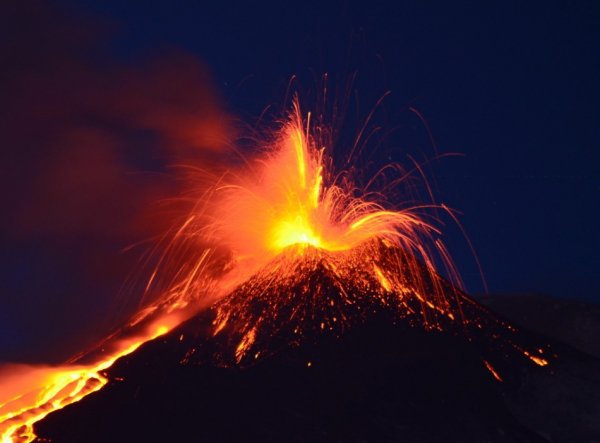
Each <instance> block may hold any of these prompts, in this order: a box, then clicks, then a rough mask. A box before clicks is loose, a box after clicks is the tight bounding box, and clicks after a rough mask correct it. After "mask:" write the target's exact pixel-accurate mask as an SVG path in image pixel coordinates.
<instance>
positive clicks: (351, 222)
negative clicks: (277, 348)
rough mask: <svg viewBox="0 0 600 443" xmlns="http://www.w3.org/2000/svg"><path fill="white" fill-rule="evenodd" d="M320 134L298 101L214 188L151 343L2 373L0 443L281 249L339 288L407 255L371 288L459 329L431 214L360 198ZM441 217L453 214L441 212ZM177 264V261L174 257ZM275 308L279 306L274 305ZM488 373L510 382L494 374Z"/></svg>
mask: <svg viewBox="0 0 600 443" xmlns="http://www.w3.org/2000/svg"><path fill="white" fill-rule="evenodd" d="M314 130H315V128H313V127H312V126H311V116H310V114H307V115H306V117H304V116H303V114H302V113H301V110H300V106H299V104H298V102H297V101H295V102H294V107H293V111H292V112H291V113H290V115H289V118H288V119H287V120H286V121H285V122H284V123H283V124H282V127H281V128H280V130H278V131H277V132H276V133H275V135H274V137H273V138H272V141H271V142H269V143H267V144H266V146H264V147H263V148H264V149H263V152H262V153H261V154H260V156H259V157H258V158H256V159H254V160H252V159H250V160H249V161H248V163H247V164H248V166H247V167H246V168H245V169H244V170H241V171H239V170H238V171H235V173H234V172H231V173H229V174H226V175H225V176H221V177H218V178H216V179H215V181H214V183H212V185H211V189H210V190H209V191H206V190H205V191H206V192H204V193H203V194H202V195H203V197H202V198H201V199H199V200H200V201H199V202H198V204H197V205H196V208H197V209H195V210H194V212H192V213H191V214H190V215H189V216H188V217H187V218H186V220H185V222H184V223H182V225H181V226H179V227H178V228H177V229H175V230H174V232H173V234H172V235H171V239H170V240H168V241H167V245H166V247H165V248H164V251H162V252H161V257H160V259H159V260H158V264H157V265H156V269H155V270H154V272H152V275H151V277H150V281H149V282H148V285H147V287H146V290H147V291H148V290H149V288H150V287H152V286H156V285H157V282H159V283H160V284H162V285H163V287H164V290H161V292H160V293H161V294H162V295H161V298H160V299H159V300H157V301H156V300H155V301H154V302H153V303H148V304H146V305H145V307H144V309H141V310H140V311H139V312H138V313H137V314H136V315H135V316H134V318H133V319H131V321H130V323H129V325H128V326H127V327H129V328H131V327H136V328H138V329H139V326H140V325H144V324H148V323H150V326H147V327H146V329H145V332H144V333H141V334H138V335H135V336H134V337H133V338H128V339H122V338H114V339H110V340H108V341H107V342H106V343H107V347H110V348H111V349H112V351H111V352H106V353H103V354H102V355H101V356H100V357H98V358H97V359H96V360H95V361H94V362H93V363H91V364H85V365H79V364H68V365H64V366H59V367H29V368H25V369H23V367H15V368H12V369H10V368H9V369H5V370H4V371H3V372H0V435H1V436H2V443H9V442H10V443H17V442H31V441H32V440H33V439H34V438H35V435H34V433H33V424H34V423H35V422H37V421H39V420H41V419H42V418H44V417H45V416H46V415H47V414H49V413H51V412H52V411H55V410H58V409H61V408H63V407H65V406H66V405H69V404H72V403H74V402H77V401H79V400H80V399H81V398H83V397H85V396H87V395H89V394H91V393H93V392H96V391H98V390H99V389H101V388H102V387H103V386H104V385H106V383H107V382H108V379H107V377H106V375H105V373H104V371H106V370H107V369H108V368H109V367H110V366H111V365H112V364H113V363H114V362H115V361H116V360H117V359H118V358H120V357H122V356H125V355H127V354H129V353H131V352H133V351H134V350H136V349H137V348H138V347H139V346H140V345H141V344H143V343H144V342H146V341H149V340H152V339H154V338H156V337H158V336H160V335H162V334H164V333H166V332H167V331H169V330H171V329H172V328H174V327H175V326H177V324H178V323H179V322H180V321H182V320H183V318H182V316H181V315H177V313H178V312H180V311H181V310H182V309H189V308H190V306H196V310H197V309H198V306H199V305H202V306H207V305H209V304H210V303H212V302H214V301H216V300H219V299H220V298H222V297H223V296H224V295H227V294H228V293H230V292H231V291H232V290H233V289H234V288H236V287H237V286H239V285H240V284H241V283H243V282H245V281H246V280H247V279H248V278H249V277H250V276H251V275H254V274H255V273H256V272H257V271H258V270H259V269H261V267H263V266H264V265H265V264H266V263H269V262H271V261H272V260H273V259H274V258H275V257H277V256H279V255H282V252H284V251H285V254H284V255H285V256H286V257H288V258H289V256H290V255H291V256H293V257H303V254H305V255H306V259H307V260H312V262H314V263H317V262H318V264H319V266H327V267H328V272H331V274H332V275H334V276H338V277H339V278H338V277H336V279H338V280H340V281H342V280H343V277H344V275H351V270H352V272H353V270H355V269H358V268H359V267H360V266H362V265H360V263H364V262H365V260H364V259H363V258H364V257H363V255H364V254H365V251H370V250H371V249H372V247H370V246H365V245H368V244H371V243H374V242H379V243H380V244H381V245H387V246H389V247H390V248H391V247H392V246H393V248H394V250H398V251H402V256H401V257H399V258H398V259H397V260H396V259H394V260H396V261H395V262H394V263H395V264H394V263H392V264H389V265H388V266H387V267H386V268H382V267H381V266H379V265H378V264H377V263H376V262H375V261H373V260H371V262H369V263H372V264H369V265H368V267H364V268H361V269H364V274H365V275H367V276H368V277H369V278H366V279H365V282H366V283H364V284H363V286H364V287H365V288H367V289H368V290H369V291H371V292H372V293H373V294H377V296H378V297H379V298H380V299H381V303H383V304H386V303H389V304H392V303H396V304H397V305H398V306H400V305H402V306H405V309H407V310H411V312H415V309H416V308H414V307H411V306H412V305H410V303H409V302H406V301H405V300H404V298H403V297H405V298H406V300H409V297H412V298H413V299H414V300H415V301H416V304H417V305H420V307H421V308H420V310H421V311H422V312H423V323H424V324H429V325H430V326H432V327H433V328H435V327H436V323H435V321H433V320H431V319H432V318H433V319H434V318H435V316H436V315H437V316H443V317H444V318H447V319H450V321H456V322H460V321H462V312H461V311H460V304H457V302H454V304H452V303H449V301H448V300H447V299H446V298H447V297H448V295H451V294H447V293H446V292H447V291H446V292H445V290H444V289H443V288H442V285H441V283H440V281H441V277H439V273H438V270H437V269H438V268H439V267H440V266H442V267H443V270H444V271H445V273H446V275H447V278H448V279H449V280H450V283H451V284H452V285H453V286H454V287H460V279H459V277H458V274H457V272H456V271H455V268H454V266H453V264H452V262H451V260H450V258H449V255H448V253H447V251H446V249H445V247H444V245H443V243H442V242H441V240H440V239H439V238H438V237H439V234H440V232H439V231H438V230H437V229H436V228H435V227H434V226H433V225H432V224H431V223H430V222H428V221H426V220H431V218H426V217H424V216H423V215H422V211H425V210H428V209H431V208H432V207H433V206H432V205H429V206H427V205H422V206H413V207H404V208H400V209H390V208H385V207H383V206H382V205H381V204H380V203H377V202H376V201H372V200H374V199H367V198H364V197H360V195H364V194H361V193H360V192H357V191H359V190H357V189H356V187H355V185H354V184H353V183H351V182H350V181H349V180H348V179H347V175H343V174H337V175H334V174H333V173H332V171H330V170H329V169H331V167H330V165H331V164H332V162H331V160H330V159H329V158H328V157H327V155H326V149H328V148H330V147H327V146H319V145H318V144H317V141H316V139H317V138H316V137H315V135H314V134H315V132H314ZM340 177H343V178H342V179H340ZM357 195H358V196H357ZM437 209H440V210H442V211H449V210H448V209H447V208H446V207H445V206H443V205H442V206H439V207H437ZM178 242H183V243H185V247H184V248H183V250H184V251H185V252H186V253H182V254H176V253H174V252H173V251H175V247H176V246H175V245H176V244H177V243H178ZM223 250H225V251H226V252H227V253H226V254H223V253H222V251H223ZM189 251H192V252H191V253H189ZM315 251H317V252H315ZM190 254H191V255H190ZM319 254H322V255H323V257H325V258H322V257H321V256H319ZM173 256H174V257H176V258H174V259H170V258H169V257H173ZM223 257H226V259H225V260H224V259H223ZM288 258H286V260H288ZM224 261H227V263H226V264H223V262H224ZM281 263H283V264H285V267H284V268H282V269H281V270H280V271H278V272H277V275H274V276H273V277H272V278H271V277H269V278H271V280H274V279H276V278H280V279H281V278H284V277H285V276H286V275H287V274H286V273H288V272H290V269H292V268H293V266H292V265H289V264H288V262H287V261H282V262H281ZM400 263H402V264H403V265H402V266H403V267H402V270H403V271H402V272H404V275H400V271H394V272H391V271H390V269H394V270H395V269H400ZM282 266H283V265H282ZM315 266H316V265H315ZM393 266H396V268H394V267H393ZM165 268H170V269H171V273H172V274H173V275H174V277H172V278H168V279H165V278H164V276H163V271H164V269H165ZM298 269H300V267H299V268H298ZM173 270H174V271H173ZM361 272H362V271H361ZM423 274H427V275H423ZM371 277H372V278H371ZM165 280H168V281H166V282H165ZM336 282H337V280H336ZM372 283H373V284H372ZM336 284H337V283H336ZM361 284H362V283H361ZM340 288H341V289H340V291H341V293H344V288H343V287H341V286H340ZM307 290H310V291H314V288H307ZM398 294H399V295H398ZM285 296H286V297H289V296H291V295H290V294H286V295H285ZM282 300H283V298H282ZM277 303H278V301H276V300H272V301H271V305H273V306H275V305H276V304H277ZM328 303H331V308H332V312H334V314H332V317H331V318H330V319H319V320H318V321H320V322H321V323H320V325H321V329H326V328H329V329H333V328H334V326H332V325H338V324H342V323H343V321H344V316H345V313H344V312H341V311H340V312H337V311H335V308H334V301H333V300H331V301H330V302H328ZM223 306H224V307H227V305H226V304H225V305H223ZM455 306H459V308H458V309H454V308H453V307H455ZM336 307H337V305H336ZM403 309H404V308H403ZM218 312H219V315H218V319H217V320H218V321H217V323H216V324H215V331H214V334H215V336H216V335H218V334H219V333H220V331H221V330H223V328H225V327H226V325H227V324H228V321H229V318H230V312H229V311H227V310H225V309H224V308H223V307H220V308H219V309H218ZM428 312H430V314H427V313H428ZM150 320H152V321H151V322H150ZM325 321H327V322H328V323H327V324H325ZM428 322H429V323H428ZM260 324H261V323H260V321H259V322H254V323H250V322H248V323H247V324H245V325H244V327H243V332H244V333H243V337H242V339H241V341H239V344H238V345H237V348H236V349H235V358H236V359H237V361H238V362H239V361H240V360H241V359H242V358H244V356H245V355H246V354H247V353H248V352H249V350H251V349H253V346H254V344H255V343H256V342H257V341H258V340H259V339H260V338H261V337H262V336H261V331H260V330H259V329H257V328H258V326H260ZM335 327H337V326H335ZM438 329H439V327H438ZM253 355H254V354H253ZM256 355H258V354H256ZM525 355H526V356H527V357H529V358H530V359H531V360H532V361H533V362H535V363H536V364H538V365H541V366H543V365H545V364H547V361H546V360H544V359H542V358H541V357H536V356H534V355H532V354H530V353H528V352H527V351H525ZM484 363H485V365H486V367H487V368H488V370H490V372H491V373H492V375H493V376H494V377H495V378H496V379H498V380H500V381H501V380H502V379H501V377H500V375H499V374H498V373H497V372H496V371H495V370H494V369H493V368H492V366H491V365H490V364H489V363H488V362H487V361H486V362H484ZM312 365H313V362H308V363H307V366H309V367H310V366H312Z"/></svg>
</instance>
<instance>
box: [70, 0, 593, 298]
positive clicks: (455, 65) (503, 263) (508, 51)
mask: <svg viewBox="0 0 600 443" xmlns="http://www.w3.org/2000/svg"><path fill="white" fill-rule="evenodd" d="M576 3H577V4H576V5H573V4H572V2H492V4H489V3H488V2H484V3H481V4H477V2H472V3H471V4H469V5H466V4H462V5H461V4H456V3H455V2H420V1H409V2H404V1H398V2H376V1H365V2H265V3H261V2H205V1H188V2H155V1H150V2H143V6H142V3H139V4H136V2H121V1H111V0H108V1H103V2H83V5H84V6H83V8H84V9H85V10H86V11H89V13H90V14H102V15H104V16H105V17H107V18H111V19H114V20H115V22H116V23H117V24H118V25H119V26H120V30H119V32H120V34H118V37H117V39H116V40H115V41H114V42H113V48H114V50H115V51H118V53H119V54H120V55H121V56H123V57H128V56H130V55H131V54H139V53H140V52H146V53H151V52H153V51H156V50H159V49H160V48H163V47H165V46H170V45H172V46H175V47H180V48H184V49H186V50H189V51H191V52H193V53H194V54H197V55H198V56H199V57H200V58H202V59H203V60H204V61H205V62H206V63H207V64H208V66H209V67H210V68H211V69H212V71H213V73H214V77H215V80H216V82H217V84H218V86H219V87H220V88H221V92H222V94H223V96H224V97H225V98H226V101H227V105H228V106H229V107H230V109H232V110H234V111H238V112H239V113H240V114H241V115H251V116H256V115H258V114H259V113H260V112H261V111H262V109H263V108H264V107H265V106H266V105H269V104H272V103H278V102H280V101H281V95H282V93H283V91H284V90H285V89H284V87H285V85H286V84H287V81H288V80H289V78H290V77H291V76H292V75H298V76H299V77H300V78H301V79H304V81H305V82H306V83H311V80H312V78H311V75H314V76H319V75H320V74H322V73H323V72H327V73H329V74H330V76H331V77H332V78H334V79H342V78H344V77H348V76H349V75H351V74H352V73H353V72H355V71H356V72H357V73H358V80H357V82H356V84H355V89H356V90H357V92H358V96H359V97H361V103H360V106H361V107H362V111H364V112H366V111H368V110H369V109H370V107H371V106H372V104H373V103H374V100H376V99H377V98H378V97H379V96H380V95H382V94H383V93H384V92H385V91H387V90H390V91H391V92H392V95H391V96H390V97H389V99H387V100H386V103H385V113H386V115H387V117H386V118H385V120H384V121H380V122H378V123H379V124H388V125H390V126H393V127H394V128H395V129H396V133H400V134H399V135H395V136H390V139H389V140H388V142H387V145H388V146H392V147H396V148H398V149H397V150H396V155H397V157H396V159H398V160H400V161H405V160H406V157H405V153H404V152H403V151H402V150H403V149H405V150H406V151H407V152H408V153H411V154H413V155H414V154H415V150H417V151H418V150H419V149H420V148H422V149H421V150H422V151H423V153H424V155H427V156H429V157H431V156H432V152H431V147H429V148H428V147H426V146H425V145H426V144H425V143H423V140H424V137H422V140H420V141H417V142H415V145H418V143H421V144H422V145H423V146H416V149H415V146H406V145H407V144H408V142H407V141H403V140H404V139H406V140H409V139H414V134H413V133H414V132H416V131H418V129H421V130H422V129H423V128H422V127H421V128H419V127H418V126H419V122H418V121H416V120H415V119H411V118H410V117H409V116H408V115H407V113H408V112H407V108H409V107H414V108H416V109H418V110H419V111H420V112H421V113H422V114H423V116H424V117H425V119H426V121H427V124H428V125H429V127H430V129H431V132H432V134H433V136H434V138H435V140H436V143H437V148H438V150H439V151H440V152H460V153H464V154H465V157H463V158H457V159H450V160H445V161H442V162H439V164H436V166H435V171H434V177H435V181H436V182H437V191H438V195H439V196H440V200H441V201H443V202H445V203H447V204H448V205H449V206H451V207H453V208H456V209H458V210H460V211H461V212H462V213H463V216H462V217H461V220H462V222H463V223H464V226H465V228H466V230H467V232H468V234H469V236H470V238H471V240H472V242H473V244H474V245H475V247H476V250H477V252H478V254H479V256H480V258H481V262H482V266H483V268H484V272H485V276H486V278H487V280H488V283H489V287H490V290H491V291H492V292H500V293H504V292H530V291H533V292H542V293H546V294H552V295H557V296H564V297H583V298H594V299H599V298H600V282H599V279H598V277H597V276H598V269H600V259H599V255H598V247H599V246H600V242H599V241H598V239H599V235H598V229H597V227H598V226H599V225H600V162H599V160H600V154H599V152H600V145H599V141H600V137H599V128H600V121H599V115H600V113H599V112H598V108H597V106H598V103H599V99H600V94H599V92H600V87H599V86H598V85H599V82H598V78H600V75H599V74H600V70H599V66H600V51H599V50H598V47H599V44H600V40H599V28H598V23H599V22H600V14H599V7H598V5H597V4H596V3H594V2H576ZM80 6H81V4H80ZM301 81H302V80H301ZM309 86H310V85H309ZM415 127H416V128H417V129H415ZM402 131H405V134H402ZM409 132H410V133H411V135H407V133H409ZM394 137H397V139H395V138H394ZM417 139H418V137H417ZM395 143H397V145H395ZM403 143H404V145H403ZM428 149H429V151H428V152H427V150H428ZM455 237H459V236H458V234H457V235H456V236H455ZM448 241H449V243H450V244H451V245H452V251H453V253H454V255H455V256H456V258H457V261H458V265H459V268H460V269H461V270H462V274H463V276H464V278H465V280H466V282H467V286H468V287H469V288H471V290H472V291H474V292H479V291H481V285H480V283H479V281H478V275H477V271H476V268H475V267H474V264H473V263H472V261H471V260H470V257H469V252H468V248H467V247H466V246H465V244H464V243H463V242H462V240H460V239H459V238H456V239H455V238H452V237H451V238H450V239H448Z"/></svg>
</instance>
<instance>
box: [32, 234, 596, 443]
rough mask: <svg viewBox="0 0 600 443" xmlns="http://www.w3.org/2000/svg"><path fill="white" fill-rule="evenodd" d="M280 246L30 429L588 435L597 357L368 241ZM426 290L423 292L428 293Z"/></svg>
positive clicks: (126, 436) (154, 433) (273, 436)
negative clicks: (328, 246)
mask: <svg viewBox="0 0 600 443" xmlns="http://www.w3.org/2000/svg"><path fill="white" fill-rule="evenodd" d="M363 248H364V249H363V250H359V251H353V252H352V253H351V254H350V253H347V252H336V253H331V252H324V251H322V250H316V249H312V248H303V249H302V250H301V251H299V250H290V251H287V252H285V253H283V254H282V255H280V256H279V257H277V258H276V259H275V260H274V261H272V262H271V263H270V264H269V265H268V266H266V267H264V268H263V269H262V270H260V271H259V272H257V273H256V274H255V275H253V276H252V277H251V278H250V279H248V280H247V281H246V282H245V283H243V284H241V285H240V286H239V287H238V288H237V289H235V290H234V291H233V292H232V293H230V294H229V295H228V296H227V297H225V298H223V299H221V300H220V301H219V302H217V303H216V304H215V305H213V306H212V307H211V308H209V309H207V310H204V311H202V312H200V313H199V314H197V315H196V316H195V317H192V318H191V319H189V320H188V321H186V322H184V323H183V324H181V325H180V326H179V327H177V328H176V329H174V330H173V331H171V332H170V333H169V334H167V335H165V336H162V337H160V338H159V339H156V340H154V341H151V342H148V343H146V344H145V345H143V346H142V347H141V348H139V349H138V350H137V351H136V352H134V353H133V354H131V355H129V356H127V357H124V358H122V359H120V360H118V361H117V362H116V363H115V364H114V365H113V366H112V367H111V368H110V369H109V370H108V371H107V374H106V375H107V377H108V378H109V379H110V382H109V384H108V385H107V386H106V387H105V388H104V389H102V390H101V391H99V392H97V393H94V394H92V395H90V396H89V397H87V398H85V399H83V400H82V401H80V402H78V403H75V404H73V405H71V406H68V407H65V408H64V409H62V410H59V411H57V412H55V413H52V414H50V415H49V416H48V417H47V418H46V419H45V420H43V421H41V422H40V423H38V424H37V425H36V427H35V431H36V434H37V435H38V436H39V437H38V441H39V442H42V441H45V442H47V441H52V442H56V443H60V442H82V441H86V442H106V441H114V442H121V441H122V442H131V441H157V442H158V441H161V442H163V441H198V442H228V441H256V442H447V441H458V442H484V441H488V442H536V441H541V442H543V441H581V442H584V441H586V442H587V441H593V440H594V438H596V439H598V438H599V437H598V436H599V435H600V432H599V425H598V423H600V420H598V418H599V417H600V414H599V412H598V405H600V377H599V375H598V374H600V365H599V364H598V361H597V360H596V359H594V358H592V357H590V356H587V355H585V354H582V353H579V352H577V351H575V350H573V349H571V348H569V347H568V346H566V345H562V344H560V343H558V342H550V341H549V340H548V339H545V338H543V337H540V336H537V335H534V334H531V333H529V332H527V331H525V330H521V329H518V328H516V327H515V326H513V325H511V324H509V323H508V322H506V321H504V320H503V319H501V318H499V317H497V316H496V315H495V314H493V313H492V312H491V311H489V310H488V309H486V308H483V307H482V306H480V305H479V304H477V303H476V302H475V301H474V300H472V299H471V298H469V297H468V296H467V295H465V294H464V293H462V292H460V291H458V290H456V289H455V288H454V287H452V286H451V285H449V284H448V283H446V282H445V281H444V280H443V279H441V278H440V277H437V275H435V274H433V273H430V272H429V271H428V270H427V269H426V268H425V267H424V266H422V267H421V268H420V269H414V262H413V261H411V260H408V259H407V257H405V256H403V254H402V253H401V251H399V250H397V249H395V248H394V247H393V246H390V245H386V244H385V243H384V242H377V243H373V244H370V245H367V246H364V247H363ZM435 294H437V295H435Z"/></svg>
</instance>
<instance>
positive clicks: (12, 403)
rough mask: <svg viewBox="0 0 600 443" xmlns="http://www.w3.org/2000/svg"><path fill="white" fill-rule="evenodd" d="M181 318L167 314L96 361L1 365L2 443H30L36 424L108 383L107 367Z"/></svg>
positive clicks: (118, 342)
mask: <svg viewBox="0 0 600 443" xmlns="http://www.w3.org/2000/svg"><path fill="white" fill-rule="evenodd" d="M177 323H178V321H176V319H175V318H165V319H163V320H161V321H160V322H158V323H155V324H153V325H151V326H150V327H149V328H148V329H147V330H146V331H145V333H144V334H142V335H139V336H135V337H132V338H128V339H122V340H119V341H117V342H116V343H114V344H113V345H112V347H113V348H114V350H113V351H112V352H107V353H104V354H103V355H102V357H100V358H98V360H97V361H95V362H94V363H91V364H86V365H63V366H56V367H54V366H27V365H15V366H11V367H7V368H4V369H2V368H0V437H1V438H2V440H1V441H2V443H26V442H27V443H28V442H31V441H33V440H34V439H35V434H34V432H33V424H34V423H35V422H37V421H39V420H41V419H43V418H44V417H45V416H46V415H48V414H49V413H51V412H53V411H55V410H57V409H61V408H64V407H65V406H68V405H70V404H72V403H75V402H77V401H79V400H81V399H82V398H83V397H85V396H87V395H89V394H91V393H93V392H96V391H98V390H100V389H102V387H103V386H104V385H106V384H107V383H108V379H107V378H106V376H105V375H104V371H105V370H106V369H108V368H109V367H111V366H112V365H113V363H114V362H115V361H116V360H117V359H118V358H120V357H123V356H125V355H128V354H131V353H132V352H133V351H135V350H136V349H137V348H139V347H140V346H141V345H142V344H143V343H145V342H146V341H148V340H152V339H154V338H156V337H159V336H161V335H163V334H165V333H167V332H168V331H169V330H170V329H171V328H172V327H174V326H176V325H177Z"/></svg>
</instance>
